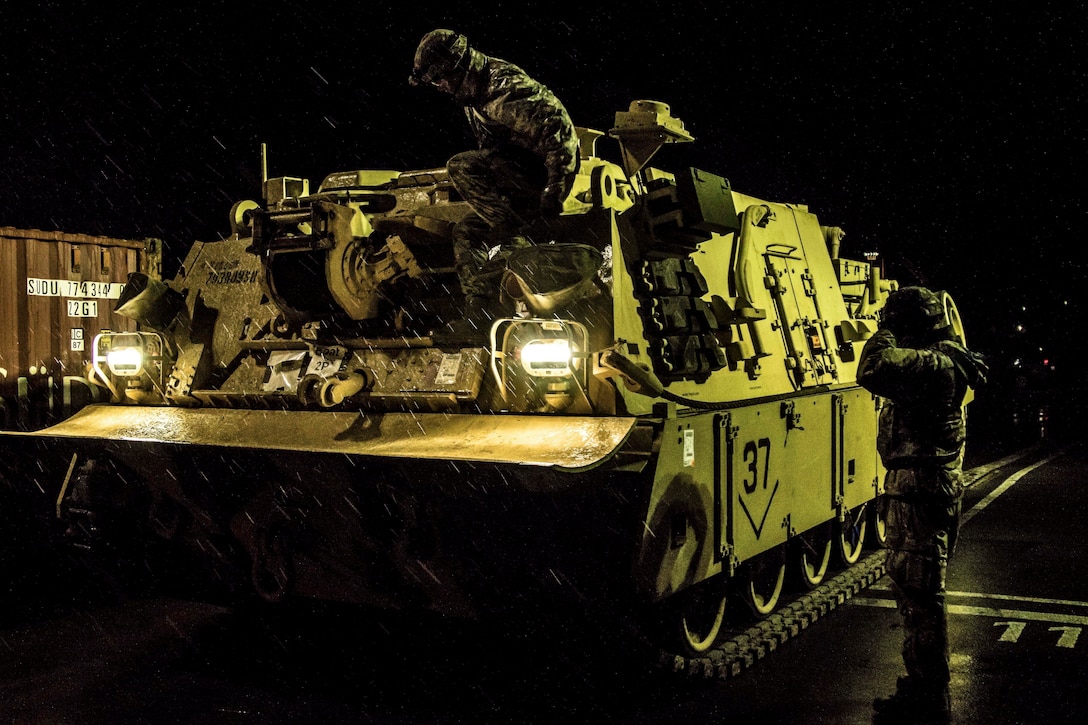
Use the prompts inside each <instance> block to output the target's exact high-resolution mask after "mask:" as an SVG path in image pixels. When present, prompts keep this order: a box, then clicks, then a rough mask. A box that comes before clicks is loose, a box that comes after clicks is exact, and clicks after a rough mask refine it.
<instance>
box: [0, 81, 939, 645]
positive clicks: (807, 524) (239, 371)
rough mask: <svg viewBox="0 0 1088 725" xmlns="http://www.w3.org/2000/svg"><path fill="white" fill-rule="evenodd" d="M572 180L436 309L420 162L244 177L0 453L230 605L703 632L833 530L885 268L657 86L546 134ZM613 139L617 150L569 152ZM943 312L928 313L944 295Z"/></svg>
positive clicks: (108, 549) (862, 427) (30, 492)
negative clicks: (516, 612) (252, 188)
mask: <svg viewBox="0 0 1088 725" xmlns="http://www.w3.org/2000/svg"><path fill="white" fill-rule="evenodd" d="M579 133H580V141H581V149H582V151H581V155H582V158H581V166H580V171H579V173H578V177H577V182H576V184H575V187H574V188H573V190H572V192H571V193H570V195H569V197H568V198H567V199H566V201H565V205H564V210H563V214H562V215H561V217H560V218H559V219H558V220H557V221H552V222H550V223H544V222H540V223H539V224H537V225H536V227H535V228H534V229H533V230H531V231H530V233H529V236H530V238H531V240H532V242H533V244H532V245H531V246H530V247H527V248H523V249H519V250H516V251H515V252H514V253H512V254H511V255H509V257H508V258H507V261H506V263H505V265H504V266H502V268H501V269H497V270H495V274H497V275H499V279H500V286H501V290H502V298H501V300H500V303H501V304H502V305H505V311H504V312H503V313H502V314H501V316H499V317H496V318H495V319H494V320H493V322H492V323H491V324H490V325H489V326H485V327H483V328H481V329H480V330H479V332H478V334H477V335H475V336H471V335H470V336H464V335H461V336H460V337H459V336H458V334H455V333H453V332H452V331H451V328H452V327H454V325H453V324H452V323H454V322H456V321H457V320H458V319H459V318H460V317H461V315H462V308H463V301H462V296H461V294H460V290H459V287H458V283H457V276H456V274H455V271H454V264H453V254H452V243H451V241H450V230H451V227H452V226H453V225H454V224H455V223H456V222H457V221H458V220H459V219H460V218H462V217H463V216H464V215H465V214H466V213H467V212H468V208H467V206H466V204H465V203H464V202H463V201H461V200H460V199H459V198H458V195H457V193H456V191H455V189H454V188H453V187H452V186H451V184H450V182H449V180H448V177H447V174H446V172H445V169H443V168H437V169H426V170H416V171H399V170H364V171H348V172H343V173H333V174H331V175H329V176H327V177H326V178H325V179H324V181H322V182H321V183H320V185H319V186H318V187H317V189H316V190H311V189H310V184H309V181H308V180H306V179H302V178H292V177H280V178H270V179H267V180H266V181H265V183H264V190H263V192H264V193H263V200H262V201H261V202H260V203H258V202H256V201H243V202H239V203H237V204H236V205H235V206H234V208H233V209H232V210H231V214H230V222H231V225H232V234H231V236H230V237H229V238H227V239H224V240H222V241H217V242H210V243H197V244H196V245H195V246H194V247H193V248H192V250H191V251H190V252H189V253H188V256H187V257H186V258H185V260H184V262H183V264H182V265H181V268H180V270H179V271H178V273H177V275H176V276H175V277H174V278H173V279H168V280H166V281H165V282H160V281H158V280H155V279H151V278H148V277H146V276H143V275H139V274H134V275H132V276H131V277H130V280H129V282H128V284H127V286H126V288H125V291H124V293H123V294H122V296H121V298H120V299H119V300H118V304H117V307H116V311H117V312H118V313H119V314H122V315H125V316H128V317H131V318H132V319H135V320H137V321H138V322H139V331H138V332H110V331H101V332H100V333H99V334H98V335H97V336H95V337H94V340H93V346H94V361H93V364H92V367H91V370H90V372H89V374H88V380H89V381H90V382H91V383H93V384H95V385H98V386H101V387H103V388H105V389H107V390H108V391H109V398H110V400H111V402H109V403H105V404H94V405H89V406H87V407H85V408H83V409H82V410H81V411H80V412H78V413H77V414H75V415H74V416H72V417H71V418H69V419H67V420H65V421H63V422H61V423H59V424H57V425H54V426H52V427H50V428H47V429H45V430H41V431H37V432H34V433H6V434H4V435H3V437H2V438H0V445H2V446H3V455H2V458H0V460H2V463H0V466H2V468H0V471H2V475H3V477H4V478H5V479H6V481H7V485H8V486H10V487H13V488H18V489H19V490H20V491H22V492H25V495H26V496H27V498H28V499H29V500H32V502H33V503H32V504H31V506H32V508H34V509H35V511H36V512H37V514H39V515H41V516H43V517H48V518H51V519H54V520H55V521H56V523H57V526H58V531H63V532H64V536H65V537H66V538H67V539H68V540H69V541H71V542H72V544H73V545H76V546H78V547H81V548H82V549H85V550H89V551H91V552H98V553H99V554H100V555H101V556H102V557H104V558H105V559H110V558H113V559H117V560H122V559H123V560H127V561H129V562H130V563H131V562H133V561H136V562H138V564H137V566H136V567H135V568H137V569H141V570H145V571H152V572H155V573H156V576H158V577H159V578H160V580H171V578H172V577H176V576H181V575H182V574H184V575H185V576H186V577H194V574H193V572H199V573H200V578H201V579H202V580H204V581H207V582H211V583H213V584H215V585H216V586H220V587H222V588H223V589H224V590H226V591H228V592H230V593H232V594H233V595H243V596H244V595H248V594H253V595H255V596H259V597H260V598H263V599H265V600H270V601H274V602H276V601H283V600H287V599H293V598H316V599H322V600H334V601H340V602H349V603H358V604H361V605H369V606H375V607H380V608H390V609H397V610H412V609H417V608H418V609H421V610H432V611H438V612H443V613H449V614H458V615H466V616H488V615H489V613H496V612H498V613H501V612H505V611H509V610H511V609H516V608H520V607H523V606H533V605H536V604H540V603H550V602H572V603H575V604H576V605H578V606H579V607H581V606H584V605H588V606H594V605H595V604H598V603H599V604H602V605H604V606H606V607H613V606H616V605H620V606H622V607H630V608H631V609H632V610H637V611H639V612H642V613H647V612H649V613H652V615H653V616H652V617H647V618H646V619H643V620H640V621H646V622H650V621H652V622H653V623H654V625H655V626H654V628H652V629H647V632H650V633H652V634H653V636H655V637H662V636H664V637H668V638H669V643H668V646H670V647H678V648H682V649H683V650H684V651H687V652H701V651H705V650H707V649H709V648H710V647H712V646H713V643H714V640H715V638H716V637H717V635H718V633H719V631H720V629H721V625H722V621H723V618H724V617H725V616H726V612H727V605H728V604H730V603H732V604H738V605H741V606H745V605H746V608H747V610H749V611H750V612H751V613H752V614H753V615H755V616H757V617H758V616H762V615H766V614H767V613H769V612H770V611H772V610H773V609H774V608H775V606H776V604H777V603H778V601H779V599H780V597H781V595H782V592H783V588H784V587H785V586H789V584H790V581H791V579H792V580H794V581H795V583H797V584H799V585H800V586H802V587H812V586H815V585H817V584H818V583H819V582H820V581H821V580H822V579H823V578H824V576H825V575H826V573H827V571H828V569H829V567H831V566H834V565H835V562H836V561H838V562H839V563H840V564H842V565H849V564H851V563H852V562H855V561H856V560H857V559H858V557H859V555H860V553H861V551H862V547H863V546H864V545H865V543H866V539H867V535H866V531H867V529H868V530H869V531H870V533H871V532H872V530H873V528H875V524H876V523H877V522H876V521H875V519H874V518H873V508H874V506H873V503H874V500H875V499H876V498H877V497H878V496H879V495H880V494H881V480H882V470H881V466H880V463H879V460H878V458H877V453H876V448H875V436H876V417H877V409H878V406H879V401H878V400H876V399H874V397H873V396H872V395H870V394H869V393H868V392H866V391H864V390H863V389H861V388H860V387H858V385H857V384H856V382H855V366H856V359H857V356H858V354H859V352H860V345H861V344H862V343H863V342H864V341H865V339H866V338H867V337H868V336H869V335H870V334H872V332H873V331H874V330H875V329H876V326H877V313H878V310H879V309H880V307H881V305H882V304H883V301H884V299H885V297H886V295H887V293H888V292H889V291H890V290H892V289H894V288H895V287H896V284H895V282H893V281H889V280H885V279H882V278H881V275H880V270H879V268H878V267H877V266H875V265H872V264H870V263H869V262H867V261H863V260H853V259H846V258H843V257H840V256H839V248H840V242H841V240H842V238H843V232H842V231H841V230H840V229H839V228H837V227H833V226H825V225H823V224H821V222H820V221H819V220H818V219H817V218H816V216H815V215H814V214H813V213H811V212H810V211H809V210H808V209H807V208H806V207H805V206H804V205H801V204H792V203H779V202H770V201H764V200H761V199H758V198H755V197H752V196H748V195H746V194H744V193H741V192H738V191H735V190H734V189H732V187H731V185H730V183H729V182H728V181H727V180H726V179H725V178H723V177H722V176H717V175H715V174H713V173H710V172H708V171H704V170H702V169H696V168H684V169H681V170H677V171H665V170H662V169H659V168H655V167H653V166H651V165H650V163H649V162H650V160H651V157H653V156H654V155H655V154H656V153H657V152H658V150H659V149H661V148H662V147H663V146H665V145H667V144H673V143H684V142H690V141H692V140H693V138H692V136H691V134H690V133H688V131H687V130H686V129H685V127H684V124H683V123H682V122H681V121H680V120H679V119H678V118H676V117H674V116H672V115H671V112H670V109H669V107H668V106H667V105H665V104H663V103H660V102H652V101H636V102H634V103H633V104H631V106H630V108H629V109H628V110H626V111H622V112H619V113H617V114H616V118H615V124H614V127H613V128H612V129H610V130H609V131H608V132H607V133H604V132H600V131H595V130H591V129H580V130H579ZM605 142H607V143H613V144H614V145H615V146H616V147H617V148H618V150H619V153H618V154H617V156H618V158H617V159H616V160H615V161H609V160H606V159H604V158H601V157H599V156H598V155H597V153H598V152H597V146H598V145H599V144H600V145H603V143H605ZM947 307H948V310H949V314H950V315H951V316H952V318H953V322H954V323H955V324H956V325H957V326H958V324H959V322H958V315H957V314H956V312H955V307H954V305H953V304H952V301H951V299H948V300H947Z"/></svg>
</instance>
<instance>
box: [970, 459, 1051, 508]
mask: <svg viewBox="0 0 1088 725" xmlns="http://www.w3.org/2000/svg"><path fill="white" fill-rule="evenodd" d="M1064 453H1065V449H1062V450H1060V451H1057V452H1055V453H1051V454H1050V455H1049V456H1047V457H1046V458H1043V459H1040V460H1038V461H1036V462H1035V463H1033V464H1031V465H1030V466H1027V467H1025V468H1021V469H1020V470H1019V471H1017V472H1016V473H1014V474H1012V475H1011V476H1009V477H1008V478H1006V479H1005V480H1004V481H1003V482H1002V483H1001V485H1000V486H998V487H997V488H995V489H994V490H993V491H990V493H989V494H987V495H986V497H985V498H983V499H982V500H981V501H979V502H978V503H976V504H975V505H974V506H972V507H971V509H970V510H969V511H965V512H964V513H963V517H962V518H961V519H960V523H961V524H965V523H967V522H968V521H970V520H971V519H972V518H974V517H975V515H976V514H978V513H980V512H981V511H983V510H984V509H985V508H986V507H987V506H989V505H990V504H992V503H993V502H994V501H996V500H997V497H998V496H1000V495H1001V494H1003V493H1005V492H1006V491H1008V490H1009V489H1010V488H1012V487H1013V485H1014V484H1015V483H1016V482H1017V481H1019V480H1020V479H1021V478H1023V477H1024V476H1026V475H1028V474H1029V473H1031V472H1032V471H1034V470H1035V469H1036V468H1039V467H1041V466H1045V465H1046V464H1048V463H1050V462H1051V461H1052V460H1054V459H1055V458H1057V457H1058V456H1060V455H1062V454H1064Z"/></svg>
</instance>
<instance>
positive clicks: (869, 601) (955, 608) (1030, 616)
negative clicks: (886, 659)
mask: <svg viewBox="0 0 1088 725" xmlns="http://www.w3.org/2000/svg"><path fill="white" fill-rule="evenodd" d="M850 603H851V604H857V605H859V606H862V607H881V608H884V609H895V608H896V604H895V602H894V601H892V600H891V599H874V598H872V597H853V598H852V599H851V600H850ZM948 613H949V614H968V615H972V616H975V617H1000V618H1004V619H1019V620H1022V621H1025V622H1047V623H1050V624H1076V625H1080V626H1082V627H1088V617H1085V616H1082V615H1078V614H1058V613H1057V612H1031V611H1028V610H1025V609H999V608H996V607H972V606H969V605H967V604H949V605H948Z"/></svg>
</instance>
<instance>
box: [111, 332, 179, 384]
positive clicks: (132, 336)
mask: <svg viewBox="0 0 1088 725" xmlns="http://www.w3.org/2000/svg"><path fill="white" fill-rule="evenodd" d="M162 349H163V344H162V338H161V337H160V336H159V335H158V334H157V333H154V332H120V333H118V332H108V331H107V332H101V333H99V334H98V335H96V336H95V339H94V367H95V368H96V369H98V370H100V371H102V372H103V373H104V372H105V371H106V370H107V369H108V370H109V373H110V374H111V375H114V376H116V377H119V378H135V377H139V376H141V375H143V374H144V373H148V374H154V371H153V370H152V368H155V369H156V370H157V369H158V366H160V365H161V361H162Z"/></svg>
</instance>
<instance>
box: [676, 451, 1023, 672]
mask: <svg viewBox="0 0 1088 725" xmlns="http://www.w3.org/2000/svg"><path fill="white" fill-rule="evenodd" d="M1041 448H1042V446H1039V445H1036V446H1032V447H1029V448H1027V449H1024V450H1022V451H1017V452H1016V453H1013V454H1011V455H1008V456H1006V457H1004V458H1001V459H999V460H996V461H991V462H989V463H986V464H984V465H979V466H976V467H974V468H971V469H970V470H968V471H964V487H965V488H969V487H970V486H972V485H974V484H976V483H978V482H979V481H980V480H982V479H983V478H985V477H986V476H988V475H990V474H992V473H994V472H995V471H998V470H1000V469H1002V468H1004V467H1005V466H1009V465H1012V464H1013V463H1016V462H1018V461H1021V460H1023V459H1025V458H1027V457H1029V456H1033V455H1036V454H1038V452H1039V451H1040V450H1041ZM884 560H885V552H884V550H883V549H878V550H876V551H873V552H872V553H870V554H869V555H868V556H867V557H866V558H864V559H862V560H861V561H859V562H857V563H856V564H854V565H853V566H851V567H849V568H847V569H844V570H842V571H840V572H839V573H837V574H836V575H835V576H833V577H830V578H829V579H827V580H826V581H824V582H823V583H821V584H820V585H819V586H817V587H815V588H814V589H812V590H811V591H808V592H803V593H800V594H798V595H796V596H795V597H794V598H793V599H791V600H790V601H788V602H787V603H784V604H783V605H781V606H780V607H779V608H778V609H776V610H775V611H774V612H772V613H771V614H769V615H767V617H766V618H764V619H761V620H759V621H758V622H755V623H751V624H748V625H746V626H745V627H738V628H736V629H730V630H727V631H726V632H725V633H724V634H723V635H722V641H720V642H719V643H718V644H716V645H715V646H714V648H713V649H712V650H710V651H709V652H707V653H706V654H705V655H699V656H689V655H683V654H677V653H675V652H669V651H666V650H663V649H662V650H659V651H658V656H657V667H658V668H659V669H660V670H663V671H665V672H668V673H672V674H674V675H677V676H683V677H689V678H693V679H708V680H709V679H729V678H732V677H737V676H738V675H740V674H742V673H743V672H745V671H746V670H748V669H749V668H751V667H752V666H753V665H754V664H755V663H756V662H758V661H760V660H762V659H763V658H764V657H766V656H767V655H768V654H769V653H771V652H774V651H775V650H776V649H778V647H779V645H781V644H784V643H785V642H788V641H789V640H790V639H792V638H794V637H796V636H798V635H799V634H800V633H801V632H802V631H804V630H805V629H807V628H808V626H809V625H811V624H812V623H813V622H815V621H817V620H819V619H820V618H821V617H824V616H826V615H827V614H829V613H830V612H831V611H833V610H834V609H835V608H836V607H838V606H839V605H841V604H845V603H846V602H847V601H849V600H850V598H851V597H853V596H854V595H855V594H857V593H858V592H860V591H862V590H863V589H865V588H867V587H868V586H869V585H871V584H874V583H875V582H876V581H877V580H878V579H880V578H881V577H882V576H884Z"/></svg>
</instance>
